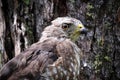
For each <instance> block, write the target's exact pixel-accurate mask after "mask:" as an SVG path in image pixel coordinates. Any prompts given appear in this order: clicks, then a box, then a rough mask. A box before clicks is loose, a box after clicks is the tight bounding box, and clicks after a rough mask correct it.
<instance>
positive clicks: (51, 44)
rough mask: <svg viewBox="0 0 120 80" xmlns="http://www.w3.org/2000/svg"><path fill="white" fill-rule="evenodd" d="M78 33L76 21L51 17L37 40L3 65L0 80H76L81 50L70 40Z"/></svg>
mask: <svg viewBox="0 0 120 80" xmlns="http://www.w3.org/2000/svg"><path fill="white" fill-rule="evenodd" d="M81 32H82V33H84V32H86V30H85V28H84V27H83V25H82V23H81V22H80V21H79V20H77V19H74V18H70V17H59V18H57V19H55V20H54V21H52V24H51V25H50V26H47V27H46V28H45V29H44V31H43V32H42V37H41V38H40V40H39V41H38V42H37V43H34V44H33V45H31V46H30V47H29V48H28V49H26V50H25V51H24V52H22V53H21V54H19V55H18V56H16V57H14V58H13V59H12V60H10V61H9V62H8V63H6V64H5V65H4V66H3V68H2V69H1V72H0V80H79V79H78V78H79V73H80V54H81V51H80V49H79V48H78V46H77V45H76V44H75V43H74V41H75V40H76V39H77V38H78V37H79V35H80V33H81Z"/></svg>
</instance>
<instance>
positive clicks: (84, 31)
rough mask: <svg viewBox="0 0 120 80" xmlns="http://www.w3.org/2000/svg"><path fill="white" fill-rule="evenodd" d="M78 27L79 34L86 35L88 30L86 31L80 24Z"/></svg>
mask: <svg viewBox="0 0 120 80" xmlns="http://www.w3.org/2000/svg"><path fill="white" fill-rule="evenodd" d="M78 27H79V31H80V33H81V34H87V32H88V29H86V28H85V27H84V26H83V25H82V24H79V25H78Z"/></svg>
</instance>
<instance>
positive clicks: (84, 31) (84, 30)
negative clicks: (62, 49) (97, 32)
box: [80, 28, 88, 34]
mask: <svg viewBox="0 0 120 80" xmlns="http://www.w3.org/2000/svg"><path fill="white" fill-rule="evenodd" d="M87 32H88V29H86V28H84V29H82V30H81V31H80V33H81V34H87Z"/></svg>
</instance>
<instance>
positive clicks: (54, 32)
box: [42, 17, 87, 41]
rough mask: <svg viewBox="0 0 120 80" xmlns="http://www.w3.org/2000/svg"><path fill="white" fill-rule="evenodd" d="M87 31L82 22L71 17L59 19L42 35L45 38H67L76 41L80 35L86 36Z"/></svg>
mask: <svg viewBox="0 0 120 80" xmlns="http://www.w3.org/2000/svg"><path fill="white" fill-rule="evenodd" d="M86 32H87V29H86V28H85V27H84V26H83V24H82V23H81V21H80V20H77V19H75V18H71V17H58V18H56V19H55V20H53V21H52V24H51V25H50V26H48V27H46V28H45V29H44V31H43V33H42V35H43V36H44V37H45V36H46V37H58V38H61V37H67V38H70V39H71V40H72V41H76V40H77V39H78V38H79V35H80V34H86Z"/></svg>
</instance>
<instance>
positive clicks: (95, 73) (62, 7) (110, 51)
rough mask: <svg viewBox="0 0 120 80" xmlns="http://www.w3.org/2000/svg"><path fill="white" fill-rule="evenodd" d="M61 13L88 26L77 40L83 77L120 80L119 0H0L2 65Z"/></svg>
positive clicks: (22, 49) (0, 61)
mask: <svg viewBox="0 0 120 80" xmlns="http://www.w3.org/2000/svg"><path fill="white" fill-rule="evenodd" d="M60 16H70V17H74V18H77V19H79V20H81V21H82V23H83V24H84V26H85V27H86V28H88V29H89V32H88V34H87V35H81V36H80V38H79V39H78V41H77V42H76V44H77V45H78V46H79V47H80V48H81V49H82V51H83V54H84V55H83V62H87V65H84V67H83V68H82V69H81V80H120V0H0V68H1V67H2V66H3V65H4V64H5V63H6V62H8V61H9V60H10V59H12V58H13V57H14V56H16V55H18V54H19V53H20V52H22V51H24V49H26V48H27V47H29V46H30V45H31V44H32V43H35V42H37V41H38V40H39V38H40V37H41V32H42V31H43V29H44V28H45V27H46V26H48V25H50V24H51V23H50V22H51V21H52V20H53V19H55V18H57V17H60Z"/></svg>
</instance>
